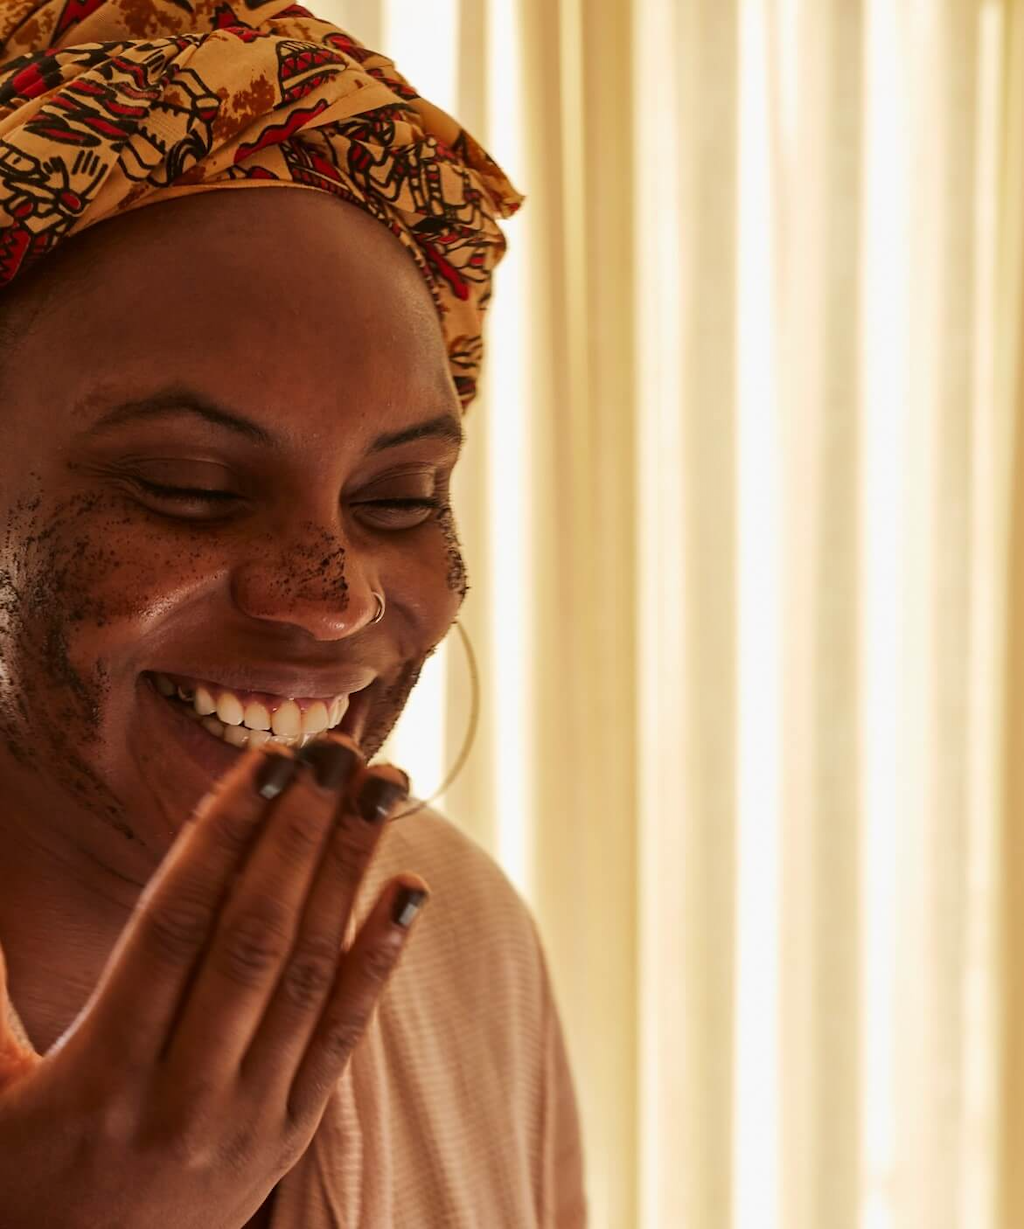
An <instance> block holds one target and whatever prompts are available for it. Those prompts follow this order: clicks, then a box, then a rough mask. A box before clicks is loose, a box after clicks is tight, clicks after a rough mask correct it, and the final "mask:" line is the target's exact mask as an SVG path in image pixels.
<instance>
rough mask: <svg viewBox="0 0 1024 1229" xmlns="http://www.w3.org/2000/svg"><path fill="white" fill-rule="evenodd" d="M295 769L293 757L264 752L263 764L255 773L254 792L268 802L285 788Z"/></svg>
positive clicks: (275, 752)
mask: <svg viewBox="0 0 1024 1229" xmlns="http://www.w3.org/2000/svg"><path fill="white" fill-rule="evenodd" d="M297 769H298V763H297V762H296V760H295V758H294V756H291V755H282V754H281V753H280V751H271V752H264V760H263V763H262V764H261V765H260V766H259V770H258V771H257V773H256V792H257V793H258V794H259V796H260V797H261V798H266V800H267V801H268V802H270V800H271V799H272V798H276V797H277V796H278V794H280V793H281V791H282V790H284V789H285V788H287V786H288V784H289V782H290V781H291V779H292V778H293V777H294V776H295V773H296V770H297Z"/></svg>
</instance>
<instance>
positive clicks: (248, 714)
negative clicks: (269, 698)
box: [242, 701, 270, 730]
mask: <svg viewBox="0 0 1024 1229" xmlns="http://www.w3.org/2000/svg"><path fill="white" fill-rule="evenodd" d="M242 720H243V721H244V722H245V724H246V725H247V726H248V727H249V729H250V730H269V729H270V714H269V713H268V712H267V708H266V705H264V704H258V703H256V702H255V701H253V703H252V704H247V705H246V706H245V712H244V714H243V715H242Z"/></svg>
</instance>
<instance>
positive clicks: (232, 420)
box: [87, 388, 465, 454]
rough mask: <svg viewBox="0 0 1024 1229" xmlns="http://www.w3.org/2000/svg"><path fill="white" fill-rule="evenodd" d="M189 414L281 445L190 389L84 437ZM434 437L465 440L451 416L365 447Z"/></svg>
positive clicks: (106, 420) (105, 421)
mask: <svg viewBox="0 0 1024 1229" xmlns="http://www.w3.org/2000/svg"><path fill="white" fill-rule="evenodd" d="M181 414H192V415H194V416H196V417H197V418H201V419H203V421H204V422H209V423H212V424H213V425H214V426H217V427H222V428H224V429H225V430H228V431H233V432H234V433H235V434H236V435H240V436H242V437H243V438H245V439H247V440H250V441H252V442H254V443H257V444H262V445H264V446H265V447H279V446H280V441H279V440H278V439H277V437H276V436H274V435H273V434H272V433H271V432H269V431H267V430H266V429H265V428H264V427H261V426H260V425H259V423H256V422H253V420H252V419H251V418H246V417H245V416H244V415H242V414H238V413H237V412H235V411H234V410H229V409H227V408H225V407H224V406H222V405H218V404H217V403H216V402H214V401H211V400H210V399H209V398H208V397H204V396H202V395H201V394H199V393H196V392H194V391H192V390H191V389H180V388H179V389H174V388H171V389H165V390H164V391H162V392H159V393H154V394H152V395H151V396H148V397H143V398H141V399H139V400H137V401H128V402H125V403H124V404H123V405H119V406H115V407H114V409H112V410H110V411H109V412H108V413H106V414H104V415H103V417H102V418H99V419H97V421H96V422H95V423H93V424H92V426H91V427H90V428H89V430H88V432H87V434H89V435H93V434H97V433H100V432H104V431H109V430H111V429H112V428H114V427H119V426H122V425H123V424H125V423H129V422H139V421H145V420H149V419H156V418H170V417H172V416H175V415H181ZM431 436H436V437H437V438H439V439H445V440H449V441H451V442H452V443H454V444H457V445H458V446H459V447H461V446H462V444H463V442H464V440H465V433H464V432H463V429H462V423H461V422H460V421H459V419H458V418H456V417H455V416H454V414H439V415H438V416H437V417H436V418H431V419H428V420H426V421H424V422H418V423H414V424H413V425H412V426H411V427H404V428H403V429H402V430H401V431H391V432H385V433H384V434H383V435H378V436H377V438H376V439H375V440H373V441H372V442H371V443H370V445H369V446H368V447H367V449H366V452H367V454H370V453H375V452H384V451H385V450H386V449H388V448H397V447H398V446H399V445H400V444H408V443H411V442H412V441H413V440H420V439H426V438H428V437H431Z"/></svg>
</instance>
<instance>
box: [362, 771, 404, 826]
mask: <svg viewBox="0 0 1024 1229" xmlns="http://www.w3.org/2000/svg"><path fill="white" fill-rule="evenodd" d="M408 796H409V791H408V790H407V789H406V788H405V787H404V786H403V785H399V784H397V782H395V781H387V780H385V779H384V778H383V777H367V779H366V781H365V782H364V784H363V788H362V789H361V790H360V791H359V799H358V802H357V803H356V805H357V807H358V809H359V814H360V815H361V816H362V817H363V819H365V820H366V821H367V823H371V824H379V823H380V821H381V820H382V819H383V818H384V816H385V815H387V813H388V811H390V810H391V808H392V807H393V806H394V805H395V803H396V802H398V801H399V799H401V798H407V797H408Z"/></svg>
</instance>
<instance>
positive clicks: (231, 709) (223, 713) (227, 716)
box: [217, 691, 242, 746]
mask: <svg viewBox="0 0 1024 1229" xmlns="http://www.w3.org/2000/svg"><path fill="white" fill-rule="evenodd" d="M217 716H218V717H219V718H220V719H221V721H223V722H224V724H225V725H241V724H242V704H241V701H240V700H239V699H238V697H237V696H233V695H232V694H231V692H230V691H225V692H224V693H223V695H222V696H221V698H220V700H218V702H217ZM240 745H241V744H240V743H238V744H236V746H240Z"/></svg>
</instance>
